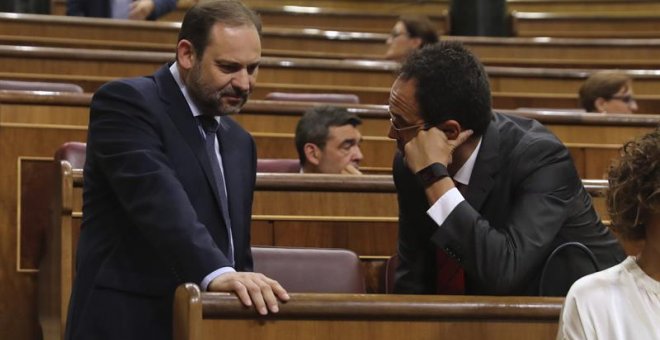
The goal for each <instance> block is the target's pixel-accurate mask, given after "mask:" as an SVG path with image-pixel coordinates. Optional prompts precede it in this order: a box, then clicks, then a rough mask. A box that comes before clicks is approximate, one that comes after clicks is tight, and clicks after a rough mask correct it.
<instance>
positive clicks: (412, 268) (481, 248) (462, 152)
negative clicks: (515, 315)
mask: <svg viewBox="0 0 660 340" xmlns="http://www.w3.org/2000/svg"><path fill="white" fill-rule="evenodd" d="M490 104H491V97H490V87H489V83H488V77H487V75H486V73H485V71H484V68H483V66H482V65H481V63H480V62H479V61H478V60H477V59H476V58H475V57H474V56H473V55H472V54H471V53H470V52H469V51H468V50H466V49H465V48H464V47H463V46H462V45H461V44H460V43H458V42H440V43H439V44H437V45H434V46H429V47H426V48H424V49H422V50H420V51H418V52H415V53H413V55H412V56H411V57H409V58H408V59H407V60H406V61H405V63H404V64H403V66H402V69H401V73H400V75H399V77H398V78H397V80H396V81H395V83H394V85H393V86H392V91H391V94H390V114H391V122H392V126H391V128H390V132H389V137H390V138H393V139H396V141H397V145H398V148H399V151H400V152H398V153H397V155H396V157H395V160H394V165H393V173H394V181H395V184H396V188H397V193H398V200H399V246H398V255H399V260H400V265H399V267H398V269H397V272H396V282H395V287H394V290H395V292H397V293H409V294H463V293H466V294H488V295H491V294H492V295H535V294H538V283H539V277H540V273H541V270H542V267H543V264H544V262H545V260H546V258H548V256H549V254H550V253H551V252H552V251H553V249H555V248H556V247H557V246H559V245H560V244H562V243H565V242H569V241H577V242H581V243H582V244H584V245H585V246H586V247H588V248H589V250H591V251H592V252H593V253H594V254H595V257H596V258H597V260H598V262H599V264H600V267H601V269H602V268H606V267H610V266H612V265H614V264H616V263H618V262H620V261H621V260H623V259H624V258H625V254H624V252H623V249H622V248H621V246H620V245H619V244H618V242H617V240H616V239H615V238H614V237H613V235H612V234H611V233H610V232H609V231H608V230H607V229H606V228H605V227H604V226H603V224H602V223H601V221H600V218H599V217H598V215H597V214H596V212H595V210H594V208H593V206H592V202H591V198H590V196H589V195H588V193H587V192H586V191H585V188H584V187H583V186H582V183H581V181H580V178H578V175H577V172H576V170H575V166H574V165H573V162H572V160H571V157H570V154H569V152H568V150H567V149H566V148H565V147H564V146H563V145H562V143H561V142H560V141H559V140H558V139H557V138H556V137H555V136H554V135H553V134H552V133H550V132H549V131H548V130H547V129H546V128H545V127H543V126H542V125H541V124H539V123H538V122H536V121H534V120H529V119H525V118H521V117H516V116H507V115H502V114H499V113H495V112H492V111H491V106H490ZM576 261H580V260H576ZM552 275H556V276H561V275H563V273H552Z"/></svg>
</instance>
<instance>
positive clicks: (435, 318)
mask: <svg viewBox="0 0 660 340" xmlns="http://www.w3.org/2000/svg"><path fill="white" fill-rule="evenodd" d="M562 302H563V299H562V298H535V297H485V296H419V295H356V294H291V300H290V301H289V302H287V303H284V304H281V305H280V311H279V313H277V314H272V315H269V316H266V317H261V316H258V315H257V314H256V312H254V311H253V310H251V309H248V308H245V307H243V306H242V305H241V303H240V301H238V299H237V298H236V297H234V296H233V295H230V294H223V293H201V292H200V291H199V288H198V287H197V286H195V285H193V284H186V285H182V286H180V287H179V288H178V289H177V291H176V297H175V302H174V340H183V339H187V340H201V339H216V338H217V335H218V334H222V333H229V334H240V335H241V338H245V339H264V340H275V339H293V338H296V339H298V338H300V339H312V338H313V339H319V340H322V339H365V338H368V339H372V338H373V339H382V340H388V339H404V338H405V339H439V338H441V339H443V338H447V339H467V340H469V339H554V337H555V336H556V333H557V327H558V320H559V313H560V311H561V305H562Z"/></svg>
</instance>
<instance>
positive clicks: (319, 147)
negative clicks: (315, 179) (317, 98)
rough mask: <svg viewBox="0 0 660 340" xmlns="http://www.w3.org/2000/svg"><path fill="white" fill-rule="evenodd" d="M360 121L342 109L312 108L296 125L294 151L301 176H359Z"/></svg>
mask: <svg viewBox="0 0 660 340" xmlns="http://www.w3.org/2000/svg"><path fill="white" fill-rule="evenodd" d="M360 124H362V120H361V119H360V118H359V117H358V116H357V115H356V114H355V113H351V112H348V111H347V110H346V109H345V108H341V107H335V106H317V107H313V108H311V109H309V110H307V112H305V114H304V115H303V117H302V118H301V119H300V120H299V121H298V125H297V126H296V137H295V142H296V150H297V151H298V158H299V159H300V167H301V169H302V172H303V173H325V174H346V175H360V174H361V172H360V170H358V169H359V167H360V161H361V160H362V151H361V150H360V142H361V141H362V134H360V131H359V130H358V129H357V126H358V125H360Z"/></svg>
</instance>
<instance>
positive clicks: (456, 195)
mask: <svg viewBox="0 0 660 340" xmlns="http://www.w3.org/2000/svg"><path fill="white" fill-rule="evenodd" d="M481 141H482V139H479V144H477V147H476V148H474V150H473V151H472V154H470V157H468V159H467V160H466V161H465V163H463V166H461V168H460V169H458V171H457V172H456V174H455V175H454V177H453V178H452V179H453V180H454V181H455V182H458V183H461V184H464V185H469V184H470V177H472V170H474V163H475V162H476V161H477V155H478V154H479V150H480V149H481ZM463 201H465V198H464V197H463V195H462V194H461V192H460V191H458V189H456V188H452V189H451V190H449V191H447V192H446V193H445V194H444V195H442V196H441V197H440V198H439V199H438V200H437V201H435V203H433V205H432V206H431V207H430V208H429V210H427V211H426V214H427V215H429V216H430V217H431V218H432V219H433V221H435V223H436V224H437V225H438V226H441V225H442V224H443V223H445V220H446V219H447V217H449V215H450V214H451V212H452V211H454V209H455V208H456V206H457V205H458V204H460V203H461V202H463Z"/></svg>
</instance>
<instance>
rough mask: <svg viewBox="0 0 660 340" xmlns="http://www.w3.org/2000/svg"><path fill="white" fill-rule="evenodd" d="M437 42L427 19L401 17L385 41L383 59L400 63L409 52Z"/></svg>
mask: <svg viewBox="0 0 660 340" xmlns="http://www.w3.org/2000/svg"><path fill="white" fill-rule="evenodd" d="M438 40H439V39H438V33H437V30H436V28H435V25H434V24H433V22H431V20H429V18H427V17H425V16H419V15H405V16H401V17H400V18H399V20H398V21H397V22H396V24H395V25H394V28H392V33H391V34H390V37H389V38H388V39H387V45H388V49H387V52H385V59H387V60H392V61H398V62H401V61H403V59H405V58H406V57H407V56H408V55H409V54H410V52H412V51H415V50H417V49H420V48H422V47H424V46H426V45H428V44H433V43H436V42H438Z"/></svg>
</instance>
